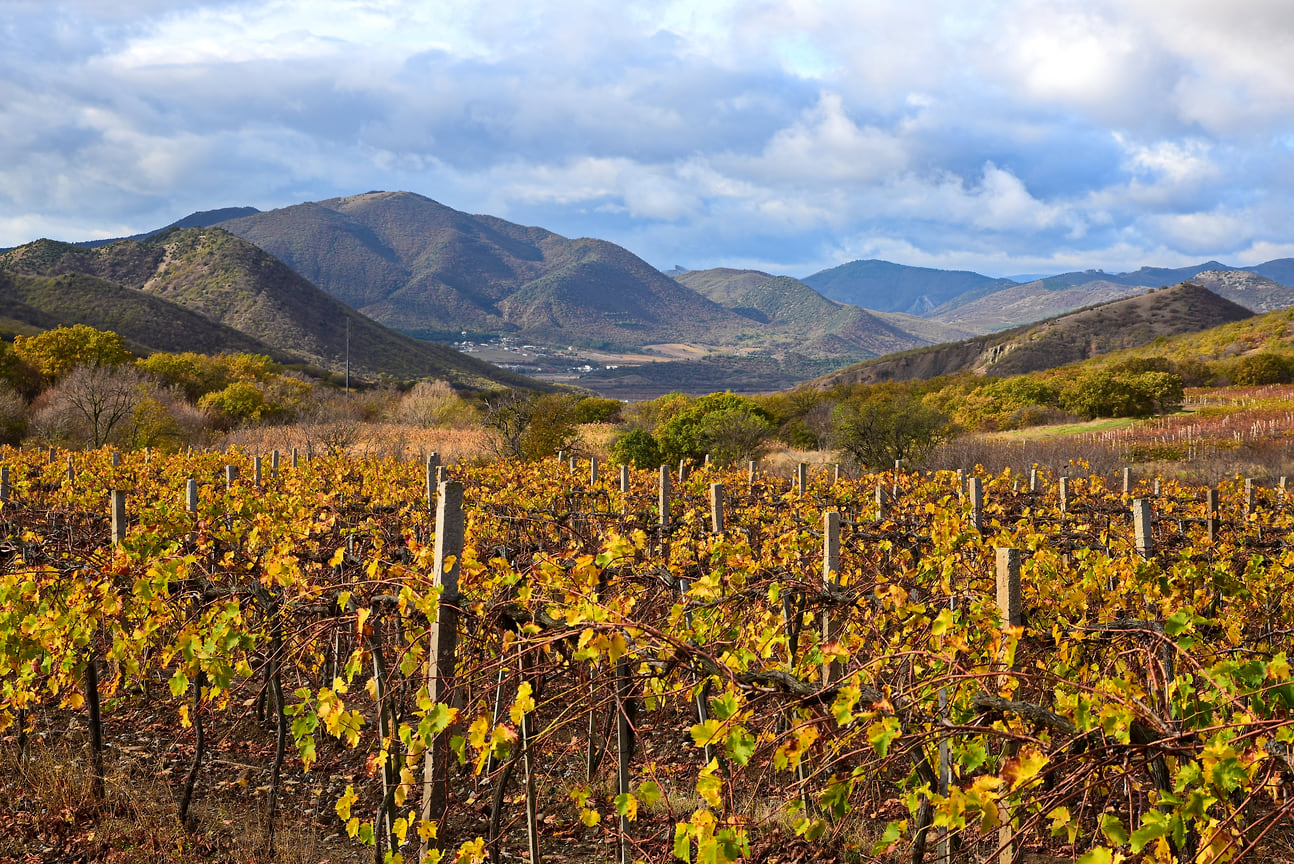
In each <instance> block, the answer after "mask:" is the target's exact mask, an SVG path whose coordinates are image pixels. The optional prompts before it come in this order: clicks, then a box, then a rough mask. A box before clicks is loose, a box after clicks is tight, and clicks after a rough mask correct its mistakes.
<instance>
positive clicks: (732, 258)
mask: <svg viewBox="0 0 1294 864" xmlns="http://www.w3.org/2000/svg"><path fill="white" fill-rule="evenodd" d="M1291 36H1294V7H1290V6H1289V4H1287V3H1284V2H1261V0H1237V2H1235V3H1232V4H1230V5H1227V6H1225V7H1223V6H1218V5H1217V4H1216V3H1213V2H1206V0H1173V2H1171V3H1169V2H1167V0H1126V2H1119V0H1082V2H1079V0H998V2H994V3H989V4H965V3H960V2H954V0H875V2H868V3H853V2H848V0H822V2H817V3H805V2H803V0H764V2H760V3H757V4H752V3H745V2H736V0H722V2H712V3H705V4H696V3H692V2H683V0H671V2H666V3H664V4H661V3H655V2H652V3H648V2H640V0H633V2H627V3H624V4H612V5H607V4H604V3H595V2H592V0H561V2H558V0H528V2H524V3H522V2H516V0H499V2H496V3H492V4H480V3H476V2H471V0H444V2H438V3H434V4H428V3H415V2H412V0H408V2H406V0H363V2H354V0H310V2H306V0H269V2H260V0H258V2H251V0H166V2H161V0H121V2H118V3H114V4H103V3H98V2H90V0H63V2H60V3H58V4H56V5H53V6H51V5H49V4H46V3H36V2H34V0H17V2H13V3H10V4H7V6H6V22H5V24H4V25H3V26H2V27H0V213H3V214H4V215H3V216H2V217H0V245H12V244H16V243H21V242H26V241H28V240H30V239H33V237H34V236H35V234H36V233H42V234H53V235H55V236H58V237H61V238H64V239H85V238H87V237H90V236H113V235H119V234H123V233H131V232H134V231H142V230H148V229H150V228H155V227H158V226H159V225H162V224H165V223H167V222H169V221H171V220H173V219H175V218H178V217H180V216H183V215H185V214H187V213H188V212H191V211H192V210H198V209H209V208H211V207H217V206H225V205H232V204H252V205H254V206H258V207H273V206H282V205H287V204H292V203H296V202H298V201H302V200H317V199H321V198H326V197H331V196H333V195H339V194H351V193H354V192H358V191H365V190H368V189H377V188H385V189H411V190H413V191H417V192H420V193H423V194H427V195H430V196H431V197H434V198H436V199H438V200H441V201H443V202H444V203H446V204H449V205H450V206H454V207H458V208H460V209H464V210H468V211H471V212H478V213H493V214H496V215H499V216H501V217H504V218H510V219H517V220H519V221H525V222H526V223H527V224H537V225H543V226H544V227H547V228H549V229H551V230H555V231H558V232H560V233H564V234H570V235H591V236H600V237H605V238H607V239H610V240H613V241H616V242H620V243H622V244H624V245H626V246H628V248H630V249H631V250H632V251H635V252H637V253H638V254H640V255H643V256H644V257H646V258H647V259H648V260H650V261H652V262H653V263H657V264H661V265H663V266H669V265H672V264H675V263H681V264H684V265H685V266H691V267H705V266H711V265H716V264H740V263H741V262H759V263H760V265H761V266H762V267H763V268H764V269H774V270H780V271H782V272H794V273H798V274H801V275H803V274H805V273H807V272H811V271H812V270H813V269H818V268H821V267H827V266H833V265H835V264H838V263H841V262H842V260H847V259H844V258H842V256H848V255H863V254H867V255H872V256H878V255H879V256H880V257H892V258H894V259H895V260H901V261H904V262H906V263H926V264H930V265H931V266H951V267H967V266H972V265H975V266H984V267H992V268H993V270H994V271H995V272H998V273H1004V272H1007V273H1009V272H1021V271H1029V270H1037V269H1047V268H1048V266H1049V265H1055V266H1064V267H1066V268H1070V267H1079V268H1080V269H1084V268H1086V267H1089V266H1091V267H1098V266H1099V267H1103V268H1105V269H1133V268H1135V267H1138V266H1141V265H1142V264H1164V265H1168V264H1174V263H1186V262H1187V261H1188V260H1190V259H1191V258H1192V257H1194V256H1201V257H1216V258H1219V259H1221V260H1238V261H1242V262H1245V261H1247V262H1248V263H1255V262H1254V261H1253V260H1252V259H1249V258H1245V257H1244V256H1250V255H1259V254H1265V250H1283V249H1286V248H1288V245H1289V244H1290V243H1291V242H1294V191H1292V190H1291V188H1290V184H1289V180H1288V178H1289V177H1290V176H1294V173H1292V169H1294V147H1291V146H1289V144H1288V142H1289V141H1294V68H1292V67H1291V66H1290V64H1289V63H1288V62H1287V60H1286V54H1287V50H1286V47H1285V46H1286V45H1288V43H1289V39H1290V37H1291ZM881 253H884V254H881ZM935 262H938V263H935Z"/></svg>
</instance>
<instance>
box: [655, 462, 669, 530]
mask: <svg viewBox="0 0 1294 864" xmlns="http://www.w3.org/2000/svg"><path fill="white" fill-rule="evenodd" d="M657 506H658V507H659V510H660V515H659V517H658V519H657V524H659V525H660V528H661V533H662V535H663V534H664V532H665V531H667V530H669V468H668V467H666V466H664V465H662V466H660V487H659V489H658V490H657Z"/></svg>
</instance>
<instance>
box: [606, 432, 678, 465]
mask: <svg viewBox="0 0 1294 864" xmlns="http://www.w3.org/2000/svg"><path fill="white" fill-rule="evenodd" d="M611 461H612V462H614V463H615V464H617V465H632V466H633V467H635V468H647V469H651V468H658V467H660V466H661V465H662V464H663V463H664V461H665V458H664V457H663V456H662V455H661V452H660V445H659V444H657V443H656V439H655V438H653V437H652V434H651V433H650V432H648V431H647V430H646V429H630V430H629V431H628V432H626V433H625V434H623V435H621V436H620V437H619V438H618V439H616V443H615V445H614V446H613V447H612V448H611Z"/></svg>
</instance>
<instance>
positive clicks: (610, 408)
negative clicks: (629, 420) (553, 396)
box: [575, 396, 622, 423]
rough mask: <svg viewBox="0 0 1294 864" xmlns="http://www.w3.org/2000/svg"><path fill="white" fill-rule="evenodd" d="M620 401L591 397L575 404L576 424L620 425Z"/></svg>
mask: <svg viewBox="0 0 1294 864" xmlns="http://www.w3.org/2000/svg"><path fill="white" fill-rule="evenodd" d="M621 404H622V403H621V402H620V400H619V399H603V398H602V397H601V396H589V397H587V398H585V399H581V400H580V401H579V402H577V403H576V404H575V422H576V423H619V422H620V406H621Z"/></svg>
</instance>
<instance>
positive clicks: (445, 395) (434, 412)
mask: <svg viewBox="0 0 1294 864" xmlns="http://www.w3.org/2000/svg"><path fill="white" fill-rule="evenodd" d="M398 413H399V417H400V419H401V420H403V421H404V422H406V423H411V424H413V425H414V426H422V427H424V428H427V429H434V428H443V427H453V428H461V427H463V426H467V425H469V424H470V423H471V422H472V418H473V415H474V413H475V412H474V411H473V410H472V406H470V405H468V404H467V403H466V402H465V401H463V399H462V398H460V397H459V395H458V394H457V393H455V392H454V388H453V387H450V386H449V384H447V383H446V382H444V381H419V382H418V383H417V384H415V385H413V389H412V390H410V391H409V392H408V393H406V394H405V395H404V398H402V399H401V400H400V407H399V409H398Z"/></svg>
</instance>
